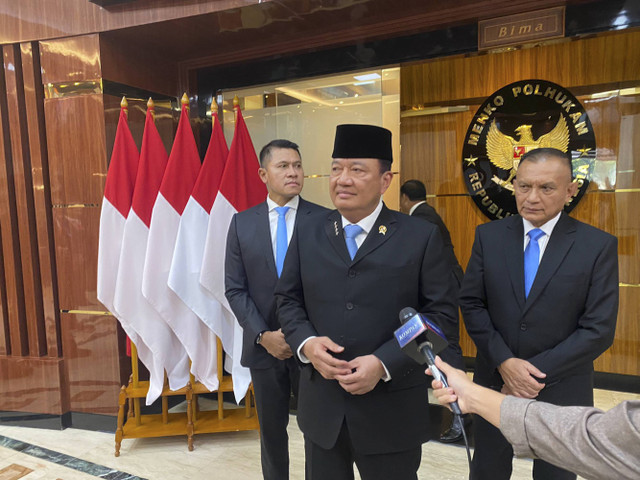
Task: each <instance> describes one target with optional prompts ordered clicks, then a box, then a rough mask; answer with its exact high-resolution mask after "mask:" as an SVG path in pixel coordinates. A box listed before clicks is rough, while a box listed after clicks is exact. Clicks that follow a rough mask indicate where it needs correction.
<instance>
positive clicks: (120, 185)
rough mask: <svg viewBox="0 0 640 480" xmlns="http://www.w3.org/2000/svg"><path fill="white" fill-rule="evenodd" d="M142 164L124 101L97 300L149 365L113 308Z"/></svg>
mask: <svg viewBox="0 0 640 480" xmlns="http://www.w3.org/2000/svg"><path fill="white" fill-rule="evenodd" d="M139 161H140V154H139V153H138V147H136V144H135V142H134V141H133V136H132V135H131V130H129V123H128V121H127V101H126V99H125V98H123V99H122V103H121V104H120V119H119V120H118V128H117V129H116V138H115V142H114V144H113V152H112V154H111V162H110V163H109V171H108V172H107V180H106V183H105V187H104V198H103V200H102V209H101V212H100V240H99V244H98V285H97V293H98V300H100V301H101V302H102V304H103V305H104V306H105V307H107V309H108V310H109V311H110V312H111V313H112V314H113V315H115V317H116V318H117V319H118V320H119V321H120V325H122V328H123V330H124V331H125V332H126V334H127V336H128V337H129V338H130V339H131V340H132V341H133V342H134V344H135V345H136V346H137V347H138V357H139V358H140V360H141V361H142V363H144V364H145V365H148V364H150V363H151V361H152V355H151V350H149V349H148V348H147V346H146V345H145V344H144V342H142V340H141V339H140V337H138V334H137V333H136V332H135V330H133V328H132V327H131V326H130V325H129V324H128V323H127V322H126V320H124V319H123V318H122V317H121V316H120V315H118V313H117V312H116V310H115V308H114V306H113V297H114V295H115V291H116V280H117V278H118V263H119V262H120V250H121V248H122V235H123V233H124V223H125V221H126V219H127V216H128V215H129V209H130V208H131V197H133V187H134V185H135V182H136V174H137V172H138V162H139ZM147 368H149V367H147Z"/></svg>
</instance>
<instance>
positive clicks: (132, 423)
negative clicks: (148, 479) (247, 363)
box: [115, 337, 260, 457]
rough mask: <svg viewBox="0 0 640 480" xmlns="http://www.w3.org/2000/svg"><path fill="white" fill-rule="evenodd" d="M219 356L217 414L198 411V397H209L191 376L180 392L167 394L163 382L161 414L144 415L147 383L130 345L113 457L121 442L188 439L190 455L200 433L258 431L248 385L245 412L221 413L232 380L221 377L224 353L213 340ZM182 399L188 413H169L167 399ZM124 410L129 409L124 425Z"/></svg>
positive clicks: (206, 390) (218, 343)
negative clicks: (128, 439)
mask: <svg viewBox="0 0 640 480" xmlns="http://www.w3.org/2000/svg"><path fill="white" fill-rule="evenodd" d="M216 345H217V355H218V378H219V379H220V385H219V386H218V390H217V392H218V408H217V410H209V411H201V410H200V409H199V408H198V395H200V394H203V393H211V392H210V391H209V390H208V389H207V388H206V387H205V386H204V385H202V384H201V383H200V382H196V381H195V380H194V378H193V376H191V379H190V381H189V382H188V383H187V385H186V386H185V387H183V388H181V389H179V390H175V391H173V390H170V389H169V386H168V385H167V382H166V379H165V385H164V388H163V389H162V393H161V395H160V398H161V401H162V413H160V414H145V415H143V414H142V413H141V412H140V399H142V398H145V397H146V396H147V392H148V391H149V382H148V381H140V380H139V378H138V354H137V350H136V348H135V345H133V343H132V344H131V372H132V373H131V377H130V378H129V385H126V386H125V385H123V386H122V388H120V396H119V397H118V426H117V429H116V452H115V455H116V457H119V456H120V445H121V443H122V440H123V439H124V438H151V437H170V436H176V435H186V436H187V446H188V449H189V451H192V450H193V436H194V435H197V434H200V433H218V432H239V431H246V430H258V429H259V428H260V427H259V425H258V415H257V412H256V409H255V402H254V401H253V385H249V389H248V390H247V395H246V396H245V407H244V408H230V409H226V410H225V409H224V404H223V395H222V394H223V393H224V392H233V379H232V378H231V376H230V375H226V376H225V375H224V372H223V369H222V361H223V355H222V352H223V349H222V342H221V341H220V338H218V337H216ZM176 395H177V396H180V395H182V396H184V397H185V399H186V401H187V411H186V412H183V413H169V401H168V399H169V397H170V396H176ZM125 407H128V412H127V420H126V422H125Z"/></svg>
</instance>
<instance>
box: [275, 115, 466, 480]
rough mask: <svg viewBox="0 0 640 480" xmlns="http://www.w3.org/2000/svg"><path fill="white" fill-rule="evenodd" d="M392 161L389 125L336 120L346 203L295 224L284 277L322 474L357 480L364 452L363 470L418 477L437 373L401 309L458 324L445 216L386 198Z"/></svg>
mask: <svg viewBox="0 0 640 480" xmlns="http://www.w3.org/2000/svg"><path fill="white" fill-rule="evenodd" d="M391 162H392V154H391V132H390V131H388V130H386V129H384V128H380V127H376V126H372V125H339V126H338V127H337V130H336V138H335V144H334V151H333V161H332V163H331V176H330V184H329V189H330V194H331V199H332V201H333V203H334V205H335V206H336V209H337V210H334V211H332V212H330V213H328V214H320V215H318V216H315V217H314V218H313V219H312V220H313V221H309V222H306V223H305V225H304V228H299V229H298V230H297V231H296V234H295V236H294V239H293V240H292V242H291V246H290V251H289V255H288V256H287V261H286V262H285V267H284V270H283V274H282V277H281V278H280V281H279V283H278V286H277V288H276V296H277V299H278V317H279V319H280V322H281V324H282V330H283V332H284V334H285V338H286V339H287V342H288V343H289V345H291V348H292V350H293V352H294V354H295V355H296V356H297V357H298V359H299V360H300V361H301V363H303V364H304V367H303V369H302V371H301V374H300V396H299V400H298V423H299V425H300V428H301V430H302V431H303V433H304V435H305V452H306V468H307V475H308V477H309V478H310V479H311V480H326V479H332V480H351V479H353V478H354V471H353V464H354V463H355V465H356V466H357V468H358V470H359V472H360V476H361V478H362V479H363V480H377V479H380V480H382V479H384V480H387V479H390V478H393V479H395V480H409V479H416V478H417V476H416V471H417V469H418V467H419V466H420V458H421V451H422V450H421V444H422V443H423V442H425V441H426V440H427V436H428V424H429V418H428V398H427V383H426V377H425V376H424V374H423V371H424V368H421V367H420V365H418V364H417V363H415V362H414V361H413V360H411V359H410V358H409V357H408V356H407V355H405V354H404V353H403V352H402V351H401V350H400V348H399V346H398V344H397V342H396V340H395V339H394V335H393V332H394V331H395V329H396V328H398V326H399V321H398V312H399V311H400V310H402V308H404V307H407V306H410V307H413V308H415V309H416V310H418V311H420V312H422V313H424V314H426V315H427V316H428V317H429V318H431V319H432V320H433V321H435V322H437V323H438V324H439V325H440V326H441V327H442V329H443V330H444V331H445V332H446V333H447V332H448V333H449V334H450V333H451V331H452V329H455V328H457V324H456V322H455V316H456V305H455V290H456V289H455V285H454V282H453V277H452V276H451V275H450V274H449V268H450V266H449V264H448V263H447V261H446V256H445V255H443V244H442V239H441V236H440V233H439V232H438V229H437V227H435V226H434V225H431V224H429V223H427V222H423V221H421V220H418V219H414V218H411V217H409V216H407V215H403V214H401V213H398V212H394V211H392V210H389V209H388V208H387V207H386V206H385V205H384V203H383V202H382V195H383V194H384V192H385V191H386V190H387V188H388V187H389V184H390V183H391V179H392V177H393V174H392V173H391V171H390V167H391ZM449 354H450V352H448V351H445V352H444V353H443V356H444V357H447V356H448V355H449Z"/></svg>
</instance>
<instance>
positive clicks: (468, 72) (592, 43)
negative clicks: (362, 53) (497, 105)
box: [400, 31, 640, 110]
mask: <svg viewBox="0 0 640 480" xmlns="http://www.w3.org/2000/svg"><path fill="white" fill-rule="evenodd" d="M639 44H640V31H632V32H623V33H612V34H604V35H600V36H598V37H594V38H588V39H582V40H576V41H570V40H567V41H565V42H561V43H557V44H552V45H545V46H540V47H535V48H527V49H522V50H515V51H511V52H504V53H495V54H485V55H477V56H471V57H455V58H448V59H441V60H433V61H430V62H424V63H420V64H415V65H407V66H403V67H402V72H401V75H402V87H401V94H400V96H401V99H400V105H401V109H402V110H406V109H409V108H411V107H412V106H419V105H442V104H447V105H455V104H457V103H456V102H460V101H463V102H466V101H468V100H469V99H484V98H485V97H488V96H489V95H491V94H492V93H493V92H495V91H496V90H498V89H499V88H501V87H503V86H504V85H508V84H509V83H512V82H516V81H518V80H525V79H529V78H541V79H545V80H549V81H551V82H555V83H558V84H560V85H562V86H563V87H565V88H569V89H573V88H575V87H582V86H584V85H610V86H611V87H615V86H616V85H620V84H624V83H626V82H634V81H637V80H638V78H640V55H629V52H634V51H636V50H637V45H639Z"/></svg>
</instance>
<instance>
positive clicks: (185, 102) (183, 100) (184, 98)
mask: <svg viewBox="0 0 640 480" xmlns="http://www.w3.org/2000/svg"><path fill="white" fill-rule="evenodd" d="M180 103H182V105H184V106H185V107H187V110H188V109H189V97H187V92H184V93H183V94H182V98H181V99H180Z"/></svg>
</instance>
